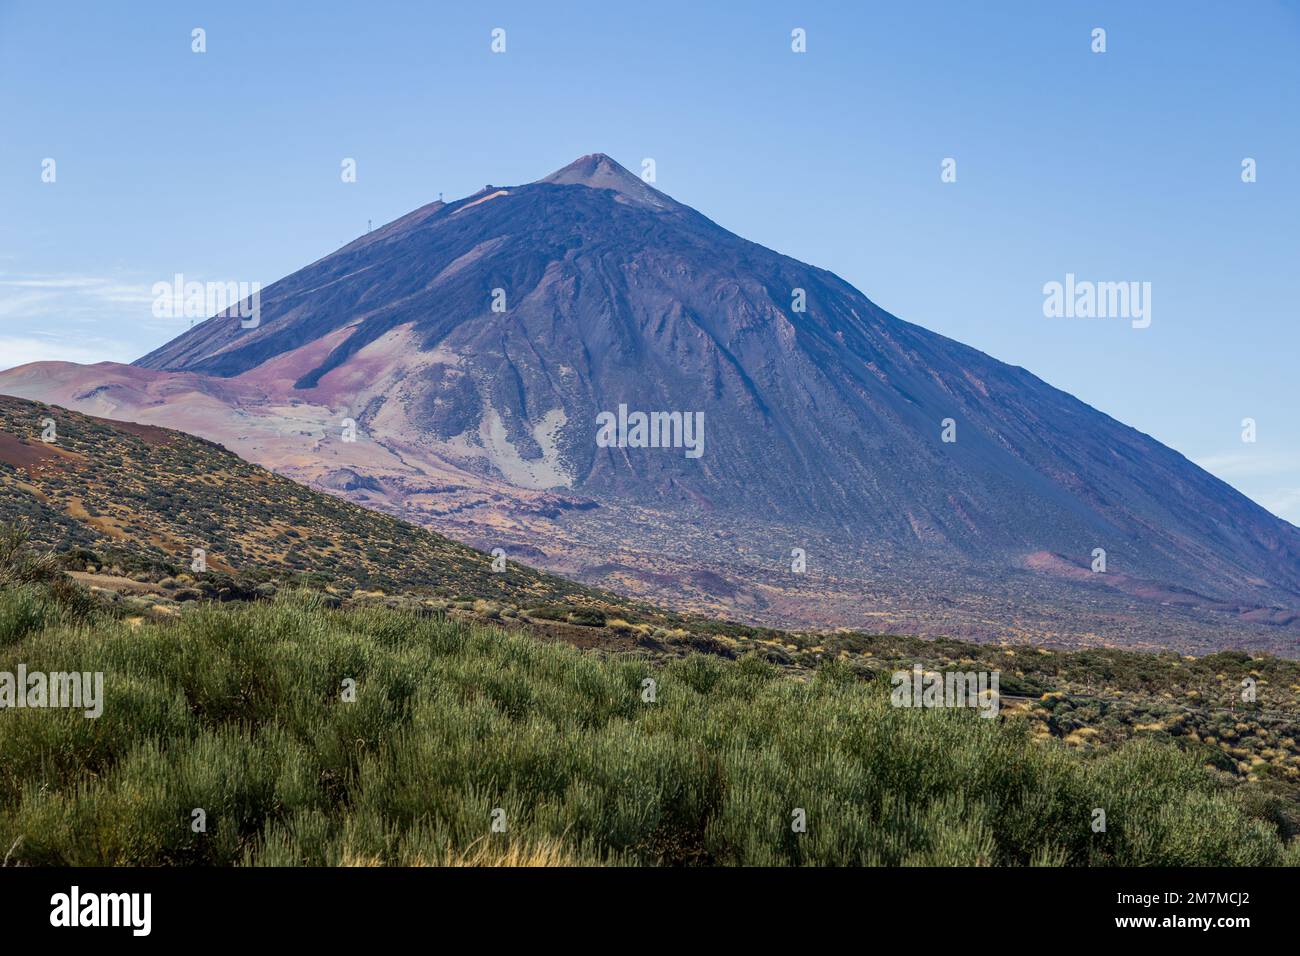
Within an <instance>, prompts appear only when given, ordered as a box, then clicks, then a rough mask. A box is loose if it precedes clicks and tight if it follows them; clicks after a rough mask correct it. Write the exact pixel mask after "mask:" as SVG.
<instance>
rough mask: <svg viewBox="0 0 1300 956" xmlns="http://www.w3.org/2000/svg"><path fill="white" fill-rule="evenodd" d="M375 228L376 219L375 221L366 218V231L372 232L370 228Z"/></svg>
mask: <svg viewBox="0 0 1300 956" xmlns="http://www.w3.org/2000/svg"><path fill="white" fill-rule="evenodd" d="M374 228H375V221H374V220H373V219H367V220H366V232H370V230H372V229H374Z"/></svg>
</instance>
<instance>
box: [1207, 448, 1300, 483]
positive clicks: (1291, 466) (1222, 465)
mask: <svg viewBox="0 0 1300 956" xmlns="http://www.w3.org/2000/svg"><path fill="white" fill-rule="evenodd" d="M1195 462H1196V464H1198V465H1200V466H1201V467H1202V468H1204V469H1205V470H1206V471H1208V472H1209V473H1210V474H1212V475H1215V476H1217V477H1219V478H1222V479H1223V480H1224V481H1232V480H1233V479H1236V478H1260V477H1263V476H1266V475H1282V474H1287V473H1288V472H1293V473H1294V472H1300V452H1280V453H1279V452H1269V451H1263V450H1261V451H1254V450H1251V451H1230V452H1225V453H1222V454H1218V455H1206V456H1204V457H1202V458H1197V459H1195Z"/></svg>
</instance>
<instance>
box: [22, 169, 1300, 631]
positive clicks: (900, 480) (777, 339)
mask: <svg viewBox="0 0 1300 956" xmlns="http://www.w3.org/2000/svg"><path fill="white" fill-rule="evenodd" d="M0 391H6V392H11V393H13V394H21V395H28V396H30V397H35V398H41V399H43V400H46V401H52V402H59V403H68V404H71V405H72V406H73V407H79V408H83V409H84V410H87V411H93V412H95V413H96V414H105V415H112V416H114V417H127V418H133V419H136V420H144V421H158V422H165V423H167V424H172V425H175V426H177V427H182V428H188V429H189V430H192V431H194V432H195V433H197V434H200V435H204V436H206V437H210V438H215V439H218V440H222V441H224V442H226V443H227V444H230V445H231V447H233V448H236V449H237V450H239V451H240V453H241V454H244V455H246V456H247V457H249V458H251V459H252V460H255V461H259V462H262V463H265V464H267V465H269V466H270V467H274V468H276V469H277V470H280V471H282V472H283V473H285V474H289V475H291V476H293V477H296V478H299V479H300V480H304V481H308V482H311V483H314V484H317V485H318V486H320V487H324V488H328V489H330V490H333V491H335V492H336V493H340V494H345V495H347V496H349V497H352V498H354V500H358V501H362V502H364V503H367V504H369V505H371V506H373V507H380V508H384V509H387V510H391V511H394V512H396V513H401V514H404V515H408V516H410V517H412V518H414V519H415V520H420V521H425V522H427V523H431V524H435V525H436V526H439V527H445V528H446V529H447V530H448V531H449V532H451V533H456V534H458V536H460V537H462V538H466V539H471V540H474V541H475V543H479V544H488V543H490V542H493V541H501V542H503V543H508V544H509V545H510V547H512V548H513V549H515V552H516V553H520V554H522V555H524V556H527V557H529V558H530V559H533V560H536V561H537V562H539V563H541V564H545V565H547V566H549V567H553V568H557V569H559V570H562V571H565V572H567V573H570V574H574V575H576V576H579V577H582V578H584V579H586V580H588V581H593V582H597V583H600V584H603V585H608V586H612V587H618V588H622V589H624V590H630V591H635V592H637V593H641V594H644V595H646V596H652V597H656V598H659V599H661V600H667V601H670V602H671V601H674V600H699V601H704V602H706V603H707V602H709V601H713V602H716V603H717V604H718V606H717V607H712V608H710V609H711V610H720V609H729V610H731V611H737V612H739V613H741V614H742V615H749V616H752V617H755V618H767V619H772V620H773V622H774V623H842V624H855V625H856V624H859V623H861V614H862V613H863V608H864V607H865V606H867V605H868V604H869V602H871V601H878V602H879V604H878V605H876V606H878V607H885V606H893V607H894V610H896V611H898V612H899V614H901V615H902V616H901V618H900V617H899V616H898V615H893V616H890V617H887V620H889V621H892V622H894V623H895V624H897V622H898V621H899V620H903V621H906V622H908V623H910V624H914V625H916V629H917V630H921V631H926V630H928V629H929V628H928V626H927V624H926V621H927V620H930V621H931V622H933V621H934V620H938V618H934V617H933V615H932V614H931V612H939V613H940V616H941V618H942V620H943V621H945V622H947V623H946V624H944V625H943V626H941V627H940V630H954V629H955V630H958V631H962V632H964V633H970V634H974V635H976V636H980V635H981V634H982V636H993V635H996V634H998V633H999V632H1005V631H1006V630H1007V629H1008V628H1011V627H1015V626H1017V625H1018V624H1019V623H1022V622H1023V619H1024V618H1025V615H1027V614H1040V613H1043V612H1045V610H1046V611H1050V614H1049V615H1048V617H1049V618H1050V623H1045V622H1046V620H1047V619H1044V620H1043V621H1040V622H1039V623H1040V625H1041V626H1037V625H1036V626H1037V630H1038V632H1040V633H1042V634H1043V636H1053V635H1055V636H1058V637H1059V636H1061V635H1071V636H1080V637H1082V636H1088V635H1091V636H1093V637H1099V639H1101V640H1117V641H1119V640H1128V639H1131V638H1132V637H1133V636H1134V634H1140V633H1142V632H1143V631H1144V629H1145V628H1146V625H1147V624H1148V623H1150V620H1149V619H1150V618H1151V615H1155V614H1164V613H1165V611H1164V610H1161V609H1169V608H1175V609H1177V608H1183V609H1193V610H1195V611H1197V612H1198V613H1199V612H1201V611H1204V612H1206V613H1210V614H1213V615H1217V616H1216V617H1215V618H1214V620H1216V621H1226V622H1230V623H1234V624H1235V623H1245V624H1249V625H1250V626H1251V627H1252V628H1253V627H1255V626H1257V625H1258V626H1260V627H1264V628H1283V629H1286V630H1287V631H1288V632H1290V631H1292V630H1293V628H1295V627H1297V613H1296V609H1297V608H1300V529H1297V528H1296V527H1294V526H1293V525H1290V524H1289V523H1287V522H1285V521H1282V520H1280V519H1278V518H1276V517H1275V516H1273V515H1271V514H1269V513H1268V512H1267V511H1265V510H1264V509H1262V508H1260V507H1259V506H1257V505H1255V504H1254V503H1253V502H1251V501H1250V500H1248V499H1247V498H1246V497H1244V496H1243V495H1241V494H1239V493H1238V492H1236V491H1235V490H1234V489H1232V488H1231V487H1230V486H1228V485H1227V484H1225V483H1223V482H1222V481H1219V480H1218V479H1216V478H1214V477H1213V476H1211V475H1209V474H1208V473H1206V472H1205V471H1203V470H1201V469H1200V468H1198V467H1196V466H1195V465H1193V464H1192V463H1191V462H1189V461H1188V460H1187V459H1186V458H1184V457H1183V456H1182V455H1180V454H1178V453H1177V452H1175V451H1173V450H1171V449H1169V448H1167V447H1165V446H1163V445H1161V444H1160V443H1159V442H1157V441H1155V440H1154V439H1152V438H1150V437H1149V436H1146V435H1144V434H1142V433H1140V432H1138V431H1136V430H1134V429H1132V428H1129V427H1127V426H1125V425H1123V424H1121V423H1119V422H1117V421H1115V420H1113V419H1111V418H1109V417H1108V416H1106V415H1104V414H1102V413H1100V412H1098V411H1097V410H1095V409H1093V408H1091V407H1089V406H1087V405H1085V404H1084V403H1082V402H1080V401H1078V400H1077V399H1075V398H1073V397H1072V396H1070V395H1068V394H1066V393H1065V392H1062V391H1060V390H1058V389H1055V388H1052V387H1051V386H1049V385H1048V384H1046V383H1044V382H1042V381H1041V380H1039V379H1037V378H1035V377H1034V376H1033V375H1032V374H1030V373H1029V372H1027V371H1025V370H1024V369H1021V368H1017V367H1013V366H1009V365H1006V364H1004V363H1001V362H998V361H997V360H995V359H993V358H991V357H989V356H987V355H985V354H983V353H981V352H979V351H977V350H975V349H971V348H969V347H967V346H964V345H961V344H960V343H957V342H954V341H952V340H950V339H947V338H944V337H943V336H940V335H937V334H934V333H932V332H929V331H927V330H925V329H923V328H920V327H918V326H915V325H912V324H910V323H907V322H904V321H902V320H900V319H898V318H896V317H894V316H892V315H890V314H888V313H886V312H884V311H883V310H881V309H879V308H878V307H877V306H875V305H874V304H873V303H872V302H871V301H870V300H868V299H867V298H866V297H865V296H864V295H863V294H862V293H861V292H859V291H857V290H856V289H854V288H853V287H852V286H850V285H849V284H848V283H846V282H844V281H843V280H841V279H839V278H838V277H836V276H834V275H833V274H831V273H829V272H826V271H825V270H822V269H817V268H815V267H812V266H809V265H806V264H804V263H801V262H798V261H796V260H794V259H791V258H789V257H786V256H783V255H780V254H778V253H776V252H773V251H771V250H769V249H766V248H764V247H762V246H758V245H756V244H754V243H752V242H748V241H746V240H744V239H742V238H740V237H738V236H736V235H734V234H732V233H730V232H728V231H726V230H725V229H723V228H722V227H720V226H718V225H717V224H715V223H713V222H712V221H710V220H709V219H707V218H706V217H704V216H702V215H700V214H699V213H697V212H695V211H694V210H692V209H690V208H688V207H686V206H683V205H681V204H680V203H677V202H675V201H674V200H672V199H670V198H669V197H668V196H666V195H664V194H662V193H660V192H658V191H657V190H655V189H654V188H652V187H651V186H649V185H647V184H646V183H644V182H642V180H641V179H640V178H638V177H637V176H635V175H633V174H631V173H630V172H628V171H627V170H625V169H623V168H622V167H621V166H619V165H618V164H617V163H615V162H614V161H613V160H611V159H610V158H609V157H606V156H603V155H599V154H598V155H593V156H585V157H583V158H581V159H579V160H577V161H576V162H574V163H572V164H571V165H569V166H567V167H565V168H564V169H562V170H560V171H558V172H556V173H554V174H552V175H551V176H548V177H546V178H545V179H542V180H539V181H537V182H534V183H530V184H526V185H522V186H508V187H498V186H487V187H485V188H484V189H483V190H481V191H480V192H479V193H476V194H475V195H473V196H470V197H467V198H465V199H462V200H459V201H455V202H450V203H441V202H438V203H433V204H430V205H428V206H424V207H422V208H421V209H418V210H416V211H415V212H413V213H411V214H409V215H407V216H405V217H403V218H402V219H399V220H397V221H395V222H393V223H390V224H389V225H387V226H385V227H383V228H381V229H378V230H375V231H374V232H371V233H369V234H367V235H365V236H363V237H361V238H359V239H357V240H356V241H354V242H353V243H351V244H349V245H347V246H345V247H343V248H342V249H340V250H338V251H337V252H335V253H333V254H331V255H329V256H327V257H325V258H323V259H321V260H319V261H318V262H315V263H313V264H311V265H309V266H307V267H306V268H304V269H301V270H299V271H298V272H296V273H294V274H292V275H290V276H288V277H286V278H284V279H282V280H280V281H279V282H277V283H275V284H273V285H271V286H270V287H268V288H267V289H265V290H264V291H263V292H262V296H261V313H260V319H259V323H258V325H257V327H256V328H251V329H246V328H243V327H242V325H241V323H240V321H239V320H238V318H237V317H234V316H228V315H222V316H217V317H214V318H212V319H210V320H208V321H207V322H204V323H202V324H200V325H198V326H196V327H194V328H193V329H191V330H189V331H187V332H185V333H184V334H182V335H180V336H178V337H177V338H176V339H175V340H173V341H172V342H170V343H168V344H167V345H165V346H164V347H162V348H160V349H158V350H157V351H155V352H153V353H151V354H149V355H147V356H145V357H144V358H142V359H141V360H140V361H139V362H137V363H136V367H134V368H130V369H127V368H124V367H122V366H110V365H99V366H90V367H81V366H58V365H42V366H27V367H24V368H20V369H16V370H13V371H11V372H8V373H4V374H3V375H0ZM638 412H640V413H647V415H649V413H661V415H662V416H663V417H661V418H654V419H651V420H650V421H651V422H652V423H653V425H654V426H655V427H654V428H652V429H650V431H651V432H653V434H654V437H655V438H658V437H660V434H659V432H660V429H661V428H662V433H663V434H662V437H663V438H664V439H665V441H664V442H663V444H666V445H669V446H671V447H639V445H641V444H642V443H641V442H639V441H638V439H639V438H640V437H641V435H642V434H645V433H644V432H638V430H637V413H638ZM624 421H626V426H624V425H623V422H624ZM611 422H612V423H613V424H610V423H611ZM348 423H354V424H355V435H356V437H357V441H355V442H347V441H346V440H345V439H344V438H343V436H344V435H345V434H346V429H347V428H348V427H349V426H348ZM701 423H702V424H701ZM602 426H608V427H607V428H602ZM679 426H680V427H679ZM692 426H694V427H693V428H692ZM945 439H947V440H945ZM644 444H646V445H653V444H659V442H654V441H652V440H649V439H648V437H647V440H646V441H645V442H644ZM795 548H803V549H804V550H805V551H806V552H807V553H808V555H809V558H808V561H809V573H808V574H807V575H805V576H800V575H798V574H797V573H795V572H792V571H791V567H790V564H791V559H790V557H789V556H790V554H791V552H792V550H793V549H795ZM1098 548H1100V549H1104V551H1105V552H1106V562H1107V564H1106V568H1107V570H1106V573H1105V574H1099V573H1094V571H1093V570H1092V564H1093V555H1094V552H1095V550H1096V549H1098ZM828 594H834V595H836V596H837V597H836V598H835V599H834V600H828V599H827V595H828ZM900 596H905V597H900ZM898 600H903V601H904V603H906V604H907V606H906V607H905V608H904V607H902V605H898V604H897V601H898ZM972 601H973V602H974V603H972ZM891 602H892V603H891ZM907 602H910V603H907ZM1044 602H1045V603H1044ZM959 605H964V606H965V610H964V611H962V613H961V614H960V615H959V617H962V619H963V620H964V622H965V623H961V624H959V625H956V626H953V621H952V619H951V617H950V615H949V610H948V609H950V608H952V607H955V606H959ZM1039 605H1043V606H1041V607H1040V606H1039ZM1102 606H1105V607H1106V608H1107V609H1106V610H1105V611H1104V613H1102V614H1101V616H1100V617H1098V616H1095V615H1093V612H1094V611H1096V610H1097V609H1098V608H1099V607H1102ZM1170 613H1172V612H1170ZM1144 616H1145V618H1146V620H1145V621H1144ZM1121 628H1124V629H1127V631H1128V632H1127V633H1125V634H1123V635H1120V634H1119V633H1118V629H1121ZM1112 631H1114V632H1115V633H1112ZM1261 633H1263V632H1261ZM1161 639H1162V640H1163V638H1161ZM1279 640H1280V641H1281V642H1282V643H1283V644H1284V645H1285V644H1287V643H1288V642H1290V643H1294V642H1295V635H1294V633H1292V634H1289V635H1288V636H1284V637H1280V638H1279ZM1267 642H1268V643H1272V642H1273V641H1272V639H1268V641H1267Z"/></svg>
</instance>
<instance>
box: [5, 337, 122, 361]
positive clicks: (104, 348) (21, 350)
mask: <svg viewBox="0 0 1300 956" xmlns="http://www.w3.org/2000/svg"><path fill="white" fill-rule="evenodd" d="M132 352H133V350H132V349H131V348H130V347H129V346H127V345H125V344H123V343H121V342H112V341H108V340H104V339H93V340H87V339H81V340H79V341H75V342H74V341H70V340H68V339H66V338H64V337H63V336H55V335H49V336H44V335H0V370H2V369H6V368H13V367H14V366H17V365H26V364H27V363H28V362H78V363H81V364H92V363H95V362H130V361H131V360H132V359H133V358H134V355H133V354H132Z"/></svg>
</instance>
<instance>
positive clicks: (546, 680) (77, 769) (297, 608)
mask: <svg viewBox="0 0 1300 956" xmlns="http://www.w3.org/2000/svg"><path fill="white" fill-rule="evenodd" d="M6 568H7V570H5V571H4V572H2V573H0V585H2V587H0V671H10V672H12V671H14V670H15V669H16V668H17V665H18V664H19V663H22V664H25V665H26V667H27V668H28V669H29V670H49V671H55V670H57V671H69V670H79V671H92V672H93V671H102V672H103V673H104V675H105V697H106V702H105V707H104V712H103V716H102V717H100V718H99V719H97V720H90V719H86V718H85V717H83V716H82V715H81V714H80V713H79V712H77V711H71V710H52V709H46V710H36V709H24V710H12V711H0V844H2V845H0V856H3V855H4V853H5V851H8V862H9V865H14V864H26V865H43V864H76V865H167V864H210V865H238V864H254V865H256V864H273V865H285V864H287V865H338V864H357V865H373V864H431V865H444V864H461V863H464V864H472V865H480V864H493V863H498V864H512V863H542V864H558V865H565V864H668V865H673V864H713V865H727V864H745V865H754V864H757V865H768V864H774V865H786V864H790V865H802V864H816V865H855V864H868V865H874V864H879V865H906V864H939V865H959V866H964V865H982V864H983V865H1035V864H1040V865H1041V864H1047V865H1052V864H1062V865H1111V864H1119V865H1176V864H1192V865H1268V864H1290V863H1295V862H1296V861H1297V859H1298V858H1300V849H1298V848H1297V847H1298V846H1300V845H1298V844H1297V842H1296V841H1295V839H1294V838H1292V839H1290V840H1288V839H1287V837H1288V835H1289V834H1288V832H1287V825H1286V823H1285V820H1283V816H1284V814H1280V813H1279V810H1278V807H1277V806H1276V805H1275V804H1271V803H1269V802H1268V801H1267V800H1264V799H1261V797H1260V795H1259V794H1258V793H1255V794H1253V795H1252V794H1251V792H1250V791H1248V790H1247V789H1246V788H1244V787H1243V786H1241V785H1239V784H1238V783H1234V782H1233V780H1232V779H1230V776H1229V775H1227V774H1223V773H1217V772H1215V771H1213V770H1212V769H1207V767H1206V766H1205V762H1204V760H1203V759H1202V758H1201V757H1200V756H1198V755H1197V754H1196V753H1192V752H1189V751H1187V750H1186V749H1185V748H1182V747H1180V746H1178V745H1176V744H1175V743H1174V742H1171V741H1168V740H1160V739H1136V740H1127V741H1123V742H1120V743H1117V744H1116V745H1114V746H1111V747H1106V748H1098V749H1095V750H1081V749H1079V748H1071V747H1069V746H1067V745H1065V744H1063V743H1062V742H1060V741H1059V740H1055V739H1050V738H1049V739H1044V738H1043V737H1042V736H1041V735H1036V734H1035V733H1034V732H1033V726H1034V724H1033V722H1032V721H1027V720H1023V719H1014V718H1012V717H1004V718H999V719H994V720H988V719H983V718H980V717H978V716H976V714H975V712H973V711H964V710H929V711H924V710H911V709H900V708H893V707H891V706H890V705H889V701H888V687H887V684H884V683H883V682H881V681H879V680H870V679H864V678H863V675H862V674H860V673H856V672H855V668H854V667H853V666H852V665H850V664H847V663H846V662H845V661H844V659H842V658H836V657H827V658H824V659H823V660H822V663H821V666H819V667H818V669H816V670H815V671H811V672H808V673H805V674H802V675H800V674H797V673H792V671H791V670H790V669H789V668H783V667H781V666H779V665H776V664H773V663H771V662H769V661H767V660H764V659H762V658H761V657H760V656H759V655H758V654H756V653H747V654H743V655H741V656H739V657H737V658H735V659H728V658H726V657H724V656H720V655H711V654H701V653H688V654H685V655H683V656H674V657H657V656H655V655H653V654H649V653H644V654H636V653H630V654H597V653H594V652H591V651H582V650H579V649H576V648H574V647H570V646H567V645H565V644H563V643H545V642H541V641H538V640H535V639H534V638H532V637H530V636H528V635H527V634H524V633H519V632H513V633H512V632H508V631H505V630H502V629H500V628H498V627H496V626H491V625H484V624H480V623H476V622H473V621H470V620H466V619H461V618H459V617H457V616H456V612H455V611H454V610H450V609H449V610H446V611H437V612H432V613H430V612H425V611H420V610H416V609H411V610H402V609H394V608H388V607H342V608H332V607H328V606H326V604H325V602H324V601H323V600H322V596H321V595H320V594H318V593H312V592H307V591H288V590H282V591H281V592H280V593H279V594H277V595H276V596H275V598H274V599H273V600H262V601H255V602H238V601H236V602H227V603H197V602H196V603H195V604H194V605H193V606H192V607H191V608H190V609H189V610H187V612H186V613H184V614H181V615H177V616H176V618H175V619H174V620H141V619H138V618H128V617H123V616H121V615H119V614H113V613H111V610H100V609H97V608H96V607H94V606H93V605H89V604H87V603H86V602H85V601H83V600H80V599H79V597H78V596H77V594H76V593H75V589H71V590H70V589H69V586H68V585H67V584H66V582H65V581H64V579H63V578H62V577H61V576H60V575H58V574H57V572H54V571H53V570H52V569H51V568H50V567H49V566H48V564H43V563H42V562H41V561H40V560H39V559H35V558H30V556H29V557H22V556H21V555H20V554H19V553H18V552H12V553H10V554H9V557H8V562H7V564H6ZM647 678H651V679H653V680H654V681H655V687H654V695H653V697H654V699H653V701H648V700H646V696H647V694H646V684H645V681H646V679H647ZM349 680H353V681H355V682H356V685H355V686H356V693H355V699H354V700H351V701H349V700H347V699H345V697H346V696H347V694H346V693H345V689H346V687H347V686H348V685H347V684H346V682H347V681H349ZM1095 808H1102V809H1104V810H1105V814H1106V829H1105V832H1100V833H1098V832H1094V831H1093V827H1092V821H1093V818H1094V809H1095ZM196 809H201V810H203V811H204V814H205V818H206V832H196V831H195V828H194V826H193V825H192V823H193V821H194V819H195V816H194V811H195V810H196ZM796 811H802V812H803V816H804V818H805V819H806V831H805V832H796V830H795V829H794V828H793V827H792V823H794V822H795V820H796ZM494 821H496V822H497V824H498V827H497V829H496V830H494V828H493V823H494ZM502 825H504V829H503V830H502Z"/></svg>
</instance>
